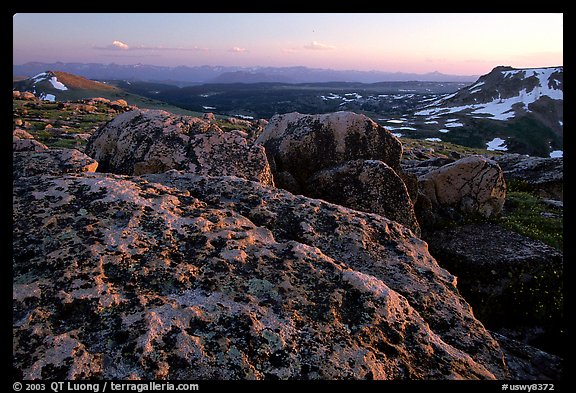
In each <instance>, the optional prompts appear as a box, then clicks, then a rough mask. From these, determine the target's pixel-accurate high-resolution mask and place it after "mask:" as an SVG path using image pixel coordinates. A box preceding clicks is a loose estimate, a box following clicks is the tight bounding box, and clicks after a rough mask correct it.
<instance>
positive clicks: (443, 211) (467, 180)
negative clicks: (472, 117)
mask: <svg viewBox="0 0 576 393" xmlns="http://www.w3.org/2000/svg"><path fill="white" fill-rule="evenodd" d="M418 191H419V195H418V203H417V206H416V211H417V215H418V216H419V219H420V223H421V224H422V225H426V226H434V225H436V224H437V222H439V221H441V220H442V219H443V218H445V217H448V216H449V217H450V218H452V219H454V218H457V217H462V216H464V217H466V216H468V217H482V218H490V217H496V216H498V215H499V214H500V212H501V211H502V207H503V206H504V202H505V200H506V181H505V180H504V174H503V172H502V169H501V168H500V166H499V165H498V164H497V163H496V162H495V161H493V160H490V159H487V158H486V157H483V156H480V155H473V156H468V157H464V158H461V159H459V160H457V161H454V162H451V163H448V164H446V165H443V166H440V167H438V168H434V169H432V170H429V171H427V172H425V173H424V174H422V175H420V176H419V177H418Z"/></svg>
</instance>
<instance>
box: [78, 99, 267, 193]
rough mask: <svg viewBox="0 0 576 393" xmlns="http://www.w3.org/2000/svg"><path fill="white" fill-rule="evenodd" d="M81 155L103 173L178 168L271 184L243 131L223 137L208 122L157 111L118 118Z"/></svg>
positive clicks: (257, 151)
mask: <svg viewBox="0 0 576 393" xmlns="http://www.w3.org/2000/svg"><path fill="white" fill-rule="evenodd" d="M85 151H86V154H88V155H89V156H91V157H93V158H94V159H95V160H96V161H98V162H99V163H100V167H99V171H101V172H111V173H117V174H126V175H140V174H144V173H161V172H164V171H167V170H170V169H180V170H185V171H187V172H192V173H198V174H203V175H207V176H228V175H229V176H239V177H243V178H246V179H249V180H254V181H259V182H261V183H263V184H270V185H272V184H274V183H273V178H272V173H271V172H270V167H269V165H268V162H267V160H266V155H265V153H264V149H263V148H262V146H251V145H249V143H248V141H247V139H246V135H245V133H243V132H242V131H238V130H233V131H229V132H223V131H222V130H221V129H220V128H218V126H216V125H215V124H213V123H210V122H209V121H206V120H203V119H200V118H197V117H191V116H178V115H175V114H172V113H169V112H165V111H161V110H145V109H137V110H132V111H129V112H126V113H124V114H121V115H119V116H117V117H116V118H114V119H113V120H112V121H110V122H108V123H107V124H105V125H104V126H102V127H101V128H100V129H98V130H97V131H96V132H95V133H94V135H93V136H92V138H91V139H90V140H89V141H88V143H87V145H86V149H85Z"/></svg>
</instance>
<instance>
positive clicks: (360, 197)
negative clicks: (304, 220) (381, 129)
mask: <svg viewBox="0 0 576 393" xmlns="http://www.w3.org/2000/svg"><path fill="white" fill-rule="evenodd" d="M306 189H307V190H308V196H310V197H312V198H322V199H324V200H325V201H328V202H333V203H338V204H339V205H342V206H346V207H350V208H352V209H355V210H361V211H365V212H369V213H376V214H380V215H381V216H384V217H386V218H388V219H390V220H394V221H396V222H399V223H400V224H403V225H405V226H406V227H408V228H410V229H412V231H414V233H416V234H419V233H420V226H419V225H418V221H417V220H416V215H415V214H414V206H413V204H412V200H411V198H410V195H409V193H408V189H407V187H406V185H405V184H404V182H403V181H402V179H401V178H400V177H399V176H398V175H397V174H396V172H395V171H394V170H393V169H392V168H390V167H389V166H388V165H386V164H385V163H384V162H382V161H376V160H355V161H347V162H345V163H344V164H340V165H337V166H334V167H331V168H328V169H323V170H320V171H318V172H316V173H315V174H314V175H313V176H312V177H310V178H309V179H308V181H307V183H306Z"/></svg>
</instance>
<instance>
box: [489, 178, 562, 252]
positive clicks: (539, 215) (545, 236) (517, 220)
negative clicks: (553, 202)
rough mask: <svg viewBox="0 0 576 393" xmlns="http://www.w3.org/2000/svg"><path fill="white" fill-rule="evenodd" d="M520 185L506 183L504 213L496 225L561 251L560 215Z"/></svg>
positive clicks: (517, 183)
mask: <svg viewBox="0 0 576 393" xmlns="http://www.w3.org/2000/svg"><path fill="white" fill-rule="evenodd" d="M525 189H526V187H524V186H523V184H522V183H521V182H509V184H508V192H507V195H506V203H505V206H504V209H505V213H504V214H503V215H502V217H500V218H499V219H498V221H497V223H498V224H499V225H501V226H503V227H505V228H507V229H510V230H512V231H514V232H517V233H520V234H522V235H524V236H527V237H530V238H532V239H536V240H540V241H542V242H543V243H546V244H548V245H549V246H551V247H554V248H556V249H558V250H560V251H563V249H564V235H563V233H564V232H563V221H564V220H563V215H562V212H560V213H559V212H558V210H556V209H554V208H553V207H550V206H548V205H546V204H545V203H544V202H543V201H542V198H539V197H538V196H537V195H534V194H533V193H531V192H530V191H525Z"/></svg>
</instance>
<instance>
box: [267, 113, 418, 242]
mask: <svg viewBox="0 0 576 393" xmlns="http://www.w3.org/2000/svg"><path fill="white" fill-rule="evenodd" d="M256 144H261V145H262V146H264V147H265V148H266V156H267V157H268V162H269V163H270V167H271V170H272V173H273V175H274V181H275V184H276V185H277V186H278V187H281V188H284V189H286V190H288V191H290V192H292V193H294V194H302V195H306V196H310V197H313V198H321V199H324V200H326V201H330V202H333V203H337V204H339V205H342V206H346V207H350V208H352V209H356V210H361V211H366V212H371V213H377V214H383V215H385V216H386V217H388V218H390V219H393V220H396V221H398V222H401V223H402V224H404V225H406V226H407V227H409V228H410V229H412V230H413V231H414V232H415V233H416V234H418V233H419V231H420V227H419V225H418V221H417V220H416V216H415V213H414V204H413V199H412V197H411V194H410V191H411V190H409V188H407V187H406V185H405V184H404V178H403V177H402V175H401V174H400V159H401V157H402V144H401V143H400V141H399V140H398V139H397V138H396V137H395V136H394V135H392V133H390V132H389V131H388V130H386V129H385V128H384V127H382V126H380V125H378V124H377V123H375V122H374V121H372V120H371V119H369V118H368V117H366V116H364V115H360V114H356V113H353V112H335V113H329V114H323V115H303V114H300V113H297V112H294V113H288V114H284V115H276V116H274V117H272V119H270V122H269V123H268V124H267V125H266V128H265V129H264V132H263V133H262V134H261V135H260V136H259V137H258V139H257V140H256Z"/></svg>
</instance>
